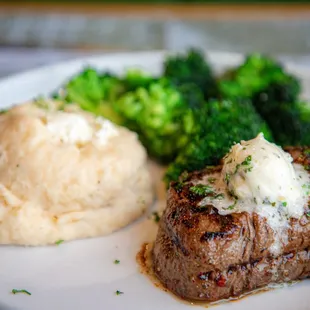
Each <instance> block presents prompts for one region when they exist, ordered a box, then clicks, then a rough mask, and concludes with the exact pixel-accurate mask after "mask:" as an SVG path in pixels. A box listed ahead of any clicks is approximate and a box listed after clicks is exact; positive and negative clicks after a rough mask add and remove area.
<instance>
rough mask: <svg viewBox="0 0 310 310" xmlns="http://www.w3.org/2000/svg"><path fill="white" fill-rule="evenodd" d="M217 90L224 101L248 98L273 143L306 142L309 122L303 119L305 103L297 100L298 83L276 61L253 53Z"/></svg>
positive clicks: (295, 143)
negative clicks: (268, 130) (270, 131)
mask: <svg viewBox="0 0 310 310" xmlns="http://www.w3.org/2000/svg"><path fill="white" fill-rule="evenodd" d="M219 88H220V91H221V94H222V96H223V97H224V98H230V99H234V98H249V99H250V100H251V101H252V103H253V105H254V106H255V108H256V110H257V112H258V113H259V114H260V115H261V116H262V118H264V119H265V120H266V122H267V124H268V125H269V127H270V129H271V130H272V133H273V136H274V139H275V142H276V143H278V144H280V145H282V146H285V145H288V144H289V145H299V144H304V143H306V142H307V141H309V138H307V137H308V135H307V132H306V131H305V130H303V128H306V127H307V126H309V125H308V123H309V121H310V119H309V118H308V120H307V121H305V118H307V117H305V116H303V115H304V114H305V112H303V110H304V108H302V107H303V106H305V107H306V104H302V103H299V101H298V96H299V94H300V89H301V87H300V82H299V81H298V80H297V79H296V78H295V77H294V76H292V75H290V74H288V73H287V72H285V70H284V68H283V67H282V66H281V65H280V64H279V63H277V62H276V61H274V60H272V59H270V58H268V57H265V56H261V55H258V54H253V55H251V56H249V57H247V59H246V60H245V62H244V63H243V64H242V65H241V66H240V67H239V68H237V69H236V70H233V71H230V72H229V74H227V75H226V76H225V77H224V78H223V79H222V80H221V81H220V82H219ZM307 128H309V127H307ZM308 143H309V142H308Z"/></svg>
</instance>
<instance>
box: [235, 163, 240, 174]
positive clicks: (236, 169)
mask: <svg viewBox="0 0 310 310" xmlns="http://www.w3.org/2000/svg"><path fill="white" fill-rule="evenodd" d="M239 168H240V164H237V165H236V168H235V171H234V174H236V173H237V172H238V170H239Z"/></svg>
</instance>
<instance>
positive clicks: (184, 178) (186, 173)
mask: <svg viewBox="0 0 310 310" xmlns="http://www.w3.org/2000/svg"><path fill="white" fill-rule="evenodd" d="M187 179H188V172H187V171H184V172H183V173H182V174H181V175H180V177H179V180H180V182H181V183H184V182H185V181H187Z"/></svg>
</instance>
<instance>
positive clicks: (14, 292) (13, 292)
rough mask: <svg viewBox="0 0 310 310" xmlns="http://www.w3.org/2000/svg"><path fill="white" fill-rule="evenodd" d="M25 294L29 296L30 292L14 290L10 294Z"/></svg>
mask: <svg viewBox="0 0 310 310" xmlns="http://www.w3.org/2000/svg"><path fill="white" fill-rule="evenodd" d="M20 293H21V294H26V295H31V293H30V292H28V291H27V290H17V289H15V288H13V289H12V294H14V295H15V294H20Z"/></svg>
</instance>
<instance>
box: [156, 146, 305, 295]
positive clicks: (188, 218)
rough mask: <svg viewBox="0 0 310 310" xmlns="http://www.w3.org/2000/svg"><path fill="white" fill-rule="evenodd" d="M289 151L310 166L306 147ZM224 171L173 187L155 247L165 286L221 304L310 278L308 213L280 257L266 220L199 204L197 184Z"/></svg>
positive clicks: (285, 242)
mask: <svg viewBox="0 0 310 310" xmlns="http://www.w3.org/2000/svg"><path fill="white" fill-rule="evenodd" d="M287 151H288V152H290V153H291V155H292V156H293V158H294V161H295V163H300V164H303V165H306V166H309V164H310V159H309V155H308V152H305V151H304V149H303V148H289V149H287ZM221 169H222V167H221V166H218V167H213V168H207V169H205V170H202V171H198V172H194V173H192V174H191V175H189V177H188V178H187V180H186V182H185V183H183V184H182V185H181V186H180V183H177V182H175V183H172V184H171V186H170V189H169V192H168V201H167V208H166V209H165V212H164V214H163V216H162V218H161V221H160V225H159V231H158V235H157V238H156V241H155V244H154V249H153V264H154V272H155V274H156V275H157V276H158V278H159V279H160V280H161V281H162V283H163V284H164V285H165V286H166V287H167V288H168V289H169V290H171V291H172V292H174V293H176V294H177V295H179V296H181V297H183V298H186V299H191V300H204V301H215V300H219V299H226V298H229V297H235V296H239V295H240V294H242V293H245V292H248V291H251V290H254V289H257V288H260V287H263V286H266V285H267V284H269V283H280V282H287V281H292V280H297V279H303V278H306V277H308V276H310V252H308V249H309V250H310V218H309V217H308V216H307V212H308V210H307V209H305V214H304V215H303V216H302V217H301V218H300V219H299V220H297V219H293V218H291V219H290V220H289V223H290V228H289V229H288V231H287V236H286V237H285V238H283V240H281V242H282V251H281V253H280V254H279V255H277V256H275V255H273V254H272V251H271V245H272V244H273V242H274V238H275V236H274V234H275V233H274V231H273V229H272V228H271V227H270V226H269V225H268V223H267V221H266V219H265V218H263V217H261V216H260V215H258V214H256V213H252V214H250V213H247V212H242V213H231V214H228V215H220V214H219V213H218V211H217V209H216V208H215V207H214V206H212V205H206V206H204V207H201V206H199V205H198V203H199V201H201V197H199V195H196V194H194V193H193V192H191V191H190V188H191V186H193V184H196V183H197V181H199V180H201V179H203V178H205V177H206V176H207V175H211V174H213V173H214V172H217V171H221Z"/></svg>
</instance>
